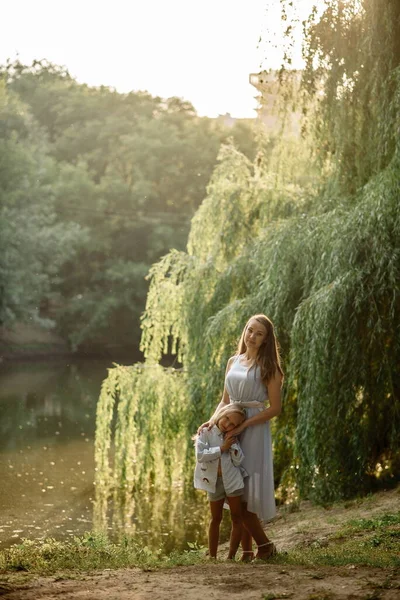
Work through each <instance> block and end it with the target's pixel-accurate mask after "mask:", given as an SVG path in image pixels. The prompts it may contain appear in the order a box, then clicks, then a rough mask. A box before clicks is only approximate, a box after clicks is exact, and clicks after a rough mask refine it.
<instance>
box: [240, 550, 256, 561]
mask: <svg viewBox="0 0 400 600" xmlns="http://www.w3.org/2000/svg"><path fill="white" fill-rule="evenodd" d="M253 560H254V552H253V550H242V556H241V557H240V562H252V561H253Z"/></svg>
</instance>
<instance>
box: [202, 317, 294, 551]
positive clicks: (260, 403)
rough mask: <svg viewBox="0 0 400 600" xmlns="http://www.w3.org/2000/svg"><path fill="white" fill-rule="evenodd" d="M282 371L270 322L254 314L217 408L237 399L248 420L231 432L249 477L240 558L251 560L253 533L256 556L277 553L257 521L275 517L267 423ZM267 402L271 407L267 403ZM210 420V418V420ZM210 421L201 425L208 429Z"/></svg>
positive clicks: (277, 402)
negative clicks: (237, 443) (242, 456)
mask: <svg viewBox="0 0 400 600" xmlns="http://www.w3.org/2000/svg"><path fill="white" fill-rule="evenodd" d="M282 382H283V371H282V368H281V364H280V357H279V351H278V346H277V342H276V338H275V333H274V326H273V324H272V322H271V321H270V320H269V319H268V317H266V316H265V315H254V316H253V317H251V318H250V319H249V321H248V322H247V323H246V325H245V327H244V329H243V332H242V335H241V338H240V341H239V346H238V351H237V354H236V355H235V356H233V357H232V358H230V359H229V361H228V364H227V368H226V376H225V387H224V393H223V395H222V399H221V402H220V403H219V405H218V406H217V411H218V409H219V408H221V407H222V406H225V405H227V404H229V403H234V402H237V403H239V404H240V405H241V406H242V407H243V408H245V409H246V413H247V419H246V420H245V421H243V423H242V424H240V425H239V426H238V427H235V429H233V430H232V431H230V432H229V433H228V434H227V435H228V436H233V437H235V436H239V435H240V445H241V447H242V450H243V453H244V457H245V458H244V461H243V463H242V466H243V467H244V468H245V470H246V471H247V473H248V474H249V477H247V478H246V479H245V488H244V494H243V524H244V527H245V530H244V533H243V536H242V548H243V556H242V560H244V561H248V560H252V559H253V558H254V555H253V550H252V537H253V538H254V540H255V542H256V544H257V547H258V551H257V555H256V559H261V560H268V558H270V557H271V556H273V555H274V554H275V553H276V548H275V545H274V544H273V543H272V542H271V541H270V540H269V539H268V537H267V536H266V534H265V532H264V530H263V527H262V525H261V523H260V519H262V520H263V521H268V520H270V519H272V518H273V517H274V516H275V512H276V511H275V496H274V474H273V463H272V443H271V432H270V427H269V421H270V420H271V419H272V418H273V417H275V416H277V415H279V413H280V412H281V388H282ZM267 400H268V403H269V406H268V407H266V406H265V403H266V401H267ZM211 421H212V418H211ZM209 424H210V421H209V422H207V423H204V424H203V425H202V426H201V427H200V429H199V431H200V430H201V428H202V427H205V426H206V427H208V426H209Z"/></svg>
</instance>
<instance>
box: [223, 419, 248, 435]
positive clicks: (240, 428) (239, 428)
mask: <svg viewBox="0 0 400 600" xmlns="http://www.w3.org/2000/svg"><path fill="white" fill-rule="evenodd" d="M245 429H246V421H243V423H241V424H240V425H238V426H237V427H235V429H232V430H231V431H228V432H227V434H226V435H225V437H226V438H227V439H229V438H232V437H233V438H234V437H237V436H238V435H240V434H241V433H242V431H244V430H245Z"/></svg>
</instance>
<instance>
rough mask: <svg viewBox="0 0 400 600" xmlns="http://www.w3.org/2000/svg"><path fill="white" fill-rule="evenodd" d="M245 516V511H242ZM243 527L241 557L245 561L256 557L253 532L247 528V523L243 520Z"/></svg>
mask: <svg viewBox="0 0 400 600" xmlns="http://www.w3.org/2000/svg"><path fill="white" fill-rule="evenodd" d="M242 516H243V513H242ZM243 525H244V527H243V529H242V551H243V554H242V558H241V559H240V560H241V561H243V562H250V561H251V560H253V558H254V554H253V538H252V537H251V533H250V532H249V531H248V530H247V529H246V523H244V522H243Z"/></svg>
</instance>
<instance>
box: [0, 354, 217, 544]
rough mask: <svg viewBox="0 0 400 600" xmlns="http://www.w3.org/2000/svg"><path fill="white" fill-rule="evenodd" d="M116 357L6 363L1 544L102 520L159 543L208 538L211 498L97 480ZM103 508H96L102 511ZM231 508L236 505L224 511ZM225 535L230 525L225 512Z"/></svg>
mask: <svg viewBox="0 0 400 600" xmlns="http://www.w3.org/2000/svg"><path fill="white" fill-rule="evenodd" d="M111 366H112V365H111V364H110V362H109V361H107V362H105V361H80V362H75V363H72V364H71V363H68V362H55V363H46V364H41V363H29V364H24V363H19V364H18V365H2V366H1V369H0V415H1V419H0V482H1V484H0V515H1V520H0V546H3V547H4V546H7V545H10V544H12V543H15V542H19V541H20V540H21V539H22V538H24V537H26V538H30V539H35V538H43V537H48V536H51V537H55V538H57V539H63V538H68V537H72V536H74V535H81V534H83V533H84V532H85V531H90V530H91V529H92V528H93V526H95V527H96V528H97V529H101V530H106V531H107V532H108V533H109V535H110V536H111V537H114V538H115V537H118V536H119V535H120V534H128V535H133V536H135V538H137V539H138V540H140V541H141V542H143V544H144V545H147V546H148V547H150V548H152V549H158V548H163V549H164V550H166V551H168V552H169V551H171V550H173V549H184V548H186V547H187V541H192V542H193V541H196V542H198V543H199V544H205V543H206V537H207V523H208V506H207V503H206V499H205V496H204V495H203V494H201V493H198V492H197V493H196V492H194V491H193V490H192V486H191V484H189V486H188V488H187V489H186V490H185V489H184V488H183V486H182V485H181V483H180V482H174V483H173V484H172V486H171V487H170V488H169V489H161V490H160V489H155V488H154V487H151V488H150V489H149V490H148V491H140V490H138V491H136V493H135V495H134V496H133V495H132V494H131V493H130V492H128V491H125V492H124V493H118V494H116V495H115V496H114V497H112V496H111V493H110V490H104V489H98V490H95V486H94V483H93V482H94V468H95V465H94V434H95V418H96V405H97V399H98V396H99V391H100V386H101V382H102V380H103V379H104V378H105V377H106V375H107V368H110V367H111ZM93 509H94V510H93ZM224 512H226V511H224ZM224 528H225V532H224V533H223V536H224V537H225V538H226V537H227V530H228V528H229V523H228V518H227V516H225V526H224Z"/></svg>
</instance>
